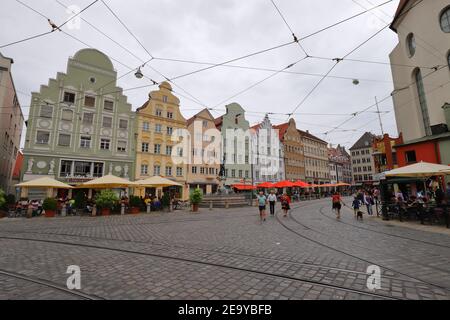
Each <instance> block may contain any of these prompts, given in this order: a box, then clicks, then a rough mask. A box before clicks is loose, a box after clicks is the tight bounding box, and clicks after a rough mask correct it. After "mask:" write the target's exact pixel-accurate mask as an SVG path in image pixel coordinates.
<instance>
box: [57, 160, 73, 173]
mask: <svg viewBox="0 0 450 320" xmlns="http://www.w3.org/2000/svg"><path fill="white" fill-rule="evenodd" d="M71 173H72V161H67V160H62V161H61V168H60V170H59V176H60V177H67V176H70V174H71Z"/></svg>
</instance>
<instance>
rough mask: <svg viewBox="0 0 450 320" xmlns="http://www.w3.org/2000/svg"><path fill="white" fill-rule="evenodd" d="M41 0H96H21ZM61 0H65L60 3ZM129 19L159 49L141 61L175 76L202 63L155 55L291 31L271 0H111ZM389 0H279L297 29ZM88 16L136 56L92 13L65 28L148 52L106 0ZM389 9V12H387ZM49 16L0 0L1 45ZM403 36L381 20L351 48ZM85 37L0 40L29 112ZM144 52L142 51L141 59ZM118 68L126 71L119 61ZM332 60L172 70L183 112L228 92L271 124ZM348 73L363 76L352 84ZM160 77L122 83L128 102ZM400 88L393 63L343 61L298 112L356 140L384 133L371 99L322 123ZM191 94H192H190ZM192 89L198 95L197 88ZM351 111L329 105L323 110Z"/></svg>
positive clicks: (380, 15) (305, 124)
mask: <svg viewBox="0 0 450 320" xmlns="http://www.w3.org/2000/svg"><path fill="white" fill-rule="evenodd" d="M20 1H22V2H23V3H25V4H27V5H29V6H31V7H32V8H34V9H36V10H38V11H39V12H41V13H42V14H43V15H45V16H46V17H49V18H51V19H52V20H53V21H54V22H55V23H56V24H58V25H59V24H61V23H63V22H64V21H65V20H67V19H68V18H69V17H70V14H69V13H67V12H66V10H67V9H66V8H64V7H63V6H62V5H61V4H63V5H66V6H70V5H76V6H78V7H80V8H84V7H86V6H87V5H89V4H90V3H91V2H92V0H73V1H68V0H57V1H55V0H39V1H37V0H20ZM58 2H59V3H58ZM105 2H106V3H107V4H108V5H109V6H110V7H111V9H112V10H113V11H115V12H116V13H117V15H118V16H119V17H120V18H121V20H122V21H123V22H124V23H125V24H126V25H127V27H128V28H129V29H130V30H131V31H132V32H133V33H134V34H135V35H136V36H137V37H138V38H139V40H140V41H141V43H142V44H143V45H144V47H145V48H146V49H147V50H148V51H149V52H150V53H151V54H152V55H153V56H154V57H157V59H154V60H152V61H151V62H150V63H149V64H148V65H147V66H145V67H144V68H143V69H142V71H143V73H144V74H145V75H146V76H148V77H150V78H152V79H154V80H156V81H161V80H162V77H161V76H160V75H159V74H158V73H156V72H155V71H154V70H152V69H151V68H150V66H151V67H153V68H155V69H156V70H158V71H160V72H161V73H162V74H164V75H165V76H167V77H168V78H173V77H176V76H179V75H182V74H185V73H188V72H191V71H194V70H197V69H201V68H203V67H205V66H206V65H196V64H191V63H180V62H173V61H162V60H160V59H158V58H171V59H182V60H192V61H198V62H209V63H221V62H224V61H227V60H231V59H234V58H238V57H241V56H245V55H247V54H250V53H253V52H256V51H259V50H264V49H267V48H271V47H274V46H277V45H280V44H284V43H287V42H289V41H291V40H292V39H293V38H292V36H291V33H290V31H289V29H288V27H287V26H286V25H285V23H284V22H283V20H282V18H281V17H280V15H279V14H278V12H277V11H276V9H275V7H274V6H273V4H272V3H271V1H270V0H245V1H241V0H189V1H183V0H160V1H156V0H145V1H143V0H127V1H121V0H105ZM384 2H386V0H320V1H317V0H276V1H275V3H276V4H277V5H278V7H279V9H280V10H281V12H282V13H283V15H284V17H285V19H286V21H287V23H288V24H289V25H290V27H291V28H292V29H293V31H294V33H295V34H296V36H297V37H298V38H301V37H303V36H305V35H308V34H311V33H313V32H315V31H317V30H320V29H321V28H323V27H326V26H328V25H331V24H333V23H335V22H338V21H340V20H343V19H345V18H347V17H350V16H352V15H355V14H357V13H359V12H361V11H364V9H363V7H365V8H371V7H374V6H375V5H378V4H381V3H384ZM397 5H398V0H395V1H392V2H390V3H388V4H386V5H384V6H382V7H381V8H380V9H376V10H374V11H371V12H369V13H366V14H364V15H361V16H359V17H357V18H355V19H352V20H350V21H348V22H346V23H344V24H341V25H339V26H337V27H335V28H332V29H329V30H327V31H325V32H322V33H320V34H317V35H315V36H313V37H310V38H308V39H305V40H304V41H301V44H302V46H303V47H304V49H305V50H306V52H307V53H308V54H309V55H310V56H317V57H326V58H336V57H342V56H344V55H346V54H347V53H349V52H350V51H351V50H353V49H354V48H355V47H356V46H358V45H360V44H361V43H362V42H364V41H365V40H367V39H368V38H369V37H371V36H372V35H373V34H375V33H376V32H377V31H378V30H380V29H381V28H383V26H385V25H386V24H387V23H388V22H390V21H391V20H392V16H393V14H394V12H395V9H396V7H397ZM81 16H82V18H83V19H85V20H86V21H87V22H89V23H91V24H92V25H94V26H95V27H96V28H98V29H100V30H102V31H103V32H104V33H106V34H107V35H109V36H110V37H112V38H113V39H114V40H115V41H116V42H119V43H120V44H121V45H122V46H124V47H126V48H127V49H128V50H129V51H131V52H132V53H133V54H134V55H135V56H137V57H135V56H133V55H132V54H130V53H129V52H127V51H125V50H124V49H123V48H121V47H120V46H118V45H117V44H115V43H114V42H112V41H111V40H110V39H108V38H106V37H105V36H104V35H102V34H101V33H99V32H98V31H96V30H95V29H94V28H93V27H92V26H90V25H89V24H88V23H86V22H85V21H81V26H80V28H79V29H69V28H68V26H67V25H66V26H65V27H63V29H64V31H66V32H67V33H69V34H71V35H73V36H75V37H76V38H78V39H80V40H82V41H84V42H85V43H86V44H88V45H89V46H92V47H95V48H96V49H99V50H101V51H103V52H104V53H105V54H107V55H109V56H110V57H112V58H113V59H116V60H118V61H120V62H122V63H123V64H125V65H127V66H130V67H133V68H136V67H138V66H139V65H140V64H142V61H146V60H148V59H149V58H150V57H149V55H148V53H147V52H146V51H145V50H144V49H143V48H142V47H141V46H140V45H139V43H138V42H137V41H136V40H135V39H133V37H132V36H131V35H130V34H129V33H128V32H127V31H126V29H125V28H124V27H123V26H122V25H121V24H120V23H119V21H118V20H117V19H116V18H115V17H114V16H113V15H112V14H111V12H109V11H108V9H107V8H106V7H105V5H104V4H103V3H102V2H101V1H99V2H97V3H95V4H94V5H93V6H92V7H90V8H89V9H88V10H86V11H85V12H84V13H83V14H82V15H81ZM382 21H384V22H382ZM49 28H50V27H49V25H48V23H47V21H46V19H45V18H44V17H42V16H40V15H38V14H37V13H36V12H33V11H31V10H30V9H29V8H26V7H25V6H23V5H22V4H20V3H19V2H18V1H16V0H2V10H0V30H2V32H1V33H0V46H2V45H4V44H7V43H10V42H13V41H16V40H19V39H23V38H26V37H28V36H32V35H35V34H38V33H40V32H45V31H48V30H49ZM396 43H397V37H396V34H395V33H394V32H393V31H391V30H390V29H389V28H386V29H385V30H383V31H382V32H381V33H379V34H378V35H377V36H376V37H374V38H373V39H371V40H370V41H369V42H367V43H366V44H365V45H364V46H362V47H361V48H359V49H358V50H357V51H355V52H354V53H352V54H351V55H350V56H349V57H348V58H351V59H361V60H370V61H380V62H385V63H388V62H389V57H388V55H389V53H390V52H391V51H392V49H393V48H394V46H395V45H396ZM85 47H86V45H84V44H81V43H80V42H78V41H76V40H74V39H73V38H71V37H69V36H67V35H65V34H64V33H62V32H54V33H52V34H49V35H47V36H44V37H41V38H38V39H35V40H31V41H27V42H24V43H20V44H16V45H13V46H9V47H6V48H3V49H0V51H1V53H2V54H3V55H5V56H7V57H11V58H13V59H14V62H15V63H14V65H13V69H12V72H13V77H14V81H15V86H16V89H17V90H18V91H19V93H18V95H19V100H20V103H21V105H22V109H23V111H24V114H25V118H27V115H28V111H29V104H30V96H29V93H30V92H33V91H38V90H39V86H40V85H41V84H47V81H48V79H49V78H54V77H55V76H56V73H57V72H65V71H66V65H67V59H68V58H69V57H70V56H73V55H74V54H75V52H76V51H78V50H79V49H82V48H85ZM304 56H305V54H304V53H303V51H302V49H301V48H300V47H299V46H298V45H297V44H295V43H294V44H292V45H289V46H286V47H283V48H280V49H276V50H273V51H270V52H267V53H263V54H260V55H257V56H254V57H251V58H246V59H242V60H239V61H237V62H234V63H232V65H234V66H236V65H238V66H245V67H257V68H266V69H273V70H281V69H283V68H285V67H287V66H288V65H290V64H291V63H294V62H296V61H298V60H300V59H301V58H302V57H304ZM138 58H139V59H138ZM113 63H114V65H115V68H116V70H117V72H118V74H119V76H120V75H122V74H125V73H126V72H128V71H129V69H127V68H126V67H124V66H122V65H121V64H119V63H118V62H117V61H113ZM333 64H334V62H333V61H332V60H321V59H315V58H308V59H305V60H303V61H301V62H299V63H298V64H296V65H295V66H294V67H292V68H290V69H289V71H290V72H296V73H309V74H316V76H313V75H304V74H288V73H278V74H276V75H275V73H274V72H273V71H260V70H249V69H242V68H231V67H223V66H220V67H216V68H213V69H210V70H207V71H203V72H200V73H196V74H194V75H191V76H187V77H183V78H180V79H179V80H175V83H176V85H177V86H174V90H175V91H176V92H177V93H180V94H182V95H183V96H185V97H182V96H180V95H179V97H180V100H181V111H182V113H183V114H184V116H185V117H186V118H188V117H190V116H192V115H193V114H195V113H197V112H198V111H200V109H202V108H203V106H204V105H206V106H208V107H215V108H217V109H219V110H217V111H214V112H213V115H214V116H220V115H221V114H222V113H223V112H222V111H221V109H223V110H224V106H225V105H226V104H228V103H231V102H237V103H239V104H241V105H242V106H243V107H244V109H245V110H246V111H247V114H246V118H247V119H248V120H249V121H250V123H251V124H255V123H257V122H259V121H261V119H262V118H263V117H264V112H273V113H277V114H274V115H271V116H270V117H271V120H272V122H273V123H274V124H279V123H282V122H285V121H286V120H287V118H288V116H287V115H283V114H278V113H284V114H287V113H291V112H292V111H293V110H294V109H295V108H296V106H297V105H298V104H299V103H300V102H301V101H302V100H303V99H304V98H305V96H306V95H307V94H308V93H309V92H310V91H311V89H312V88H313V87H314V86H315V85H316V84H317V82H318V81H319V80H320V79H321V77H320V75H324V74H325V73H327V72H328V71H329V69H330V68H331V67H332V66H333ZM271 75H273V77H271V78H270V79H268V80H267V81H264V82H262V83H261V84H259V85H257V86H255V87H253V88H252V89H250V90H248V91H246V92H244V93H242V94H241V95H238V96H236V97H234V98H232V99H229V98H230V97H233V96H234V95H236V94H237V93H239V92H241V91H242V90H244V89H247V88H249V87H250V86H252V85H254V84H255V83H257V82H259V81H261V80H262V79H264V78H266V77H269V76H271ZM352 79H359V82H360V83H359V85H354V84H353V81H352ZM148 83H149V80H148V79H146V78H143V79H140V80H138V79H136V78H135V77H134V75H133V74H132V73H131V74H130V75H128V76H126V77H124V78H122V79H120V80H119V81H118V85H119V86H121V87H122V88H124V89H128V88H133V87H137V86H143V85H147V84H148ZM151 90H154V87H153V88H151V87H147V88H142V89H138V90H129V91H126V92H125V94H126V95H127V96H128V100H129V102H130V103H131V104H132V105H133V110H135V109H136V108H137V107H139V106H141V105H142V104H143V103H144V102H145V101H146V100H147V97H148V93H149V91H151ZM392 90H393V83H392V76H391V71H390V66H389V65H384V64H369V63H361V62H352V61H343V62H341V63H339V64H338V65H337V67H336V68H335V69H334V70H333V71H332V72H331V74H330V77H327V78H326V79H325V80H324V81H323V82H322V83H321V84H320V86H319V87H318V88H317V89H316V90H315V91H314V93H313V94H311V95H310V96H309V98H308V99H306V100H305V101H304V103H303V104H302V105H301V106H300V107H299V108H298V110H297V112H298V113H314V114H321V115H318V116H316V115H307V114H297V115H295V120H296V121H297V126H298V128H299V129H302V130H309V131H310V132H312V133H314V134H316V135H317V136H318V137H319V138H322V139H324V140H326V141H328V142H330V143H333V144H335V145H336V144H338V143H340V144H343V145H346V146H347V147H350V146H351V145H352V144H353V143H354V142H356V140H357V139H358V138H359V136H360V135H362V134H363V132H364V131H365V130H370V131H372V132H373V133H376V134H380V132H381V130H380V126H379V122H378V116H377V114H376V113H374V111H376V108H372V109H370V110H369V112H366V113H364V114H362V115H360V116H358V117H356V118H354V119H353V120H351V121H350V122H348V123H346V124H345V125H343V126H342V129H344V130H354V129H357V130H358V131H347V132H345V131H342V130H341V129H339V130H336V131H335V132H333V133H331V134H329V135H324V133H325V132H327V131H329V130H331V129H332V128H333V127H335V126H337V125H338V124H340V123H342V122H343V121H345V120H346V119H348V118H349V117H350V114H352V113H354V112H357V111H361V110H362V109H365V108H366V107H368V106H370V105H372V104H374V102H375V96H377V97H378V98H379V100H381V99H383V98H386V97H387V96H389V95H390V93H391V92H392ZM189 95H190V96H189ZM192 97H194V98H192ZM380 109H381V110H382V111H390V113H386V114H383V116H382V121H383V125H384V129H385V131H386V132H388V133H390V134H392V135H397V128H396V125H395V119H394V113H393V106H392V100H391V99H387V100H386V101H384V102H382V103H380ZM330 113H332V114H336V113H337V114H344V115H334V116H328V115H323V114H330Z"/></svg>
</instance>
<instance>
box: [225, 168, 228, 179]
mask: <svg viewBox="0 0 450 320" xmlns="http://www.w3.org/2000/svg"><path fill="white" fill-rule="evenodd" d="M225 177H227V178H228V177H229V176H228V169H225Z"/></svg>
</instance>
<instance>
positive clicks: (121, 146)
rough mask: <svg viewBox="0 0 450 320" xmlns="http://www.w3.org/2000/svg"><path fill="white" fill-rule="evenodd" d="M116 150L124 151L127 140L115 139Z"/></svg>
mask: <svg viewBox="0 0 450 320" xmlns="http://www.w3.org/2000/svg"><path fill="white" fill-rule="evenodd" d="M117 151H118V152H126V151H127V142H126V141H117Z"/></svg>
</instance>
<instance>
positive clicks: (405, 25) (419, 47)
mask: <svg viewBox="0 0 450 320" xmlns="http://www.w3.org/2000/svg"><path fill="white" fill-rule="evenodd" d="M417 4H419V3H418V0H401V1H400V4H399V7H398V9H397V12H396V15H395V18H394V20H393V22H392V24H391V29H392V30H393V31H394V32H396V33H397V35H398V40H399V42H398V45H397V46H396V47H395V48H394V50H393V51H392V52H391V54H390V61H391V69H392V75H393V79H394V85H395V90H394V93H393V95H392V96H393V100H394V110H395V117H396V121H397V127H398V131H399V134H400V133H401V134H402V135H403V143H402V144H400V145H397V146H396V150H397V158H398V164H399V166H404V165H408V164H412V163H416V162H417V161H429V162H434V163H442V164H450V132H449V127H450V122H449V120H450V72H449V68H450V3H449V2H448V0H433V1H423V2H421V3H420V5H417ZM423 21H427V23H423ZM407 66H412V67H407ZM416 66H417V67H416Z"/></svg>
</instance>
